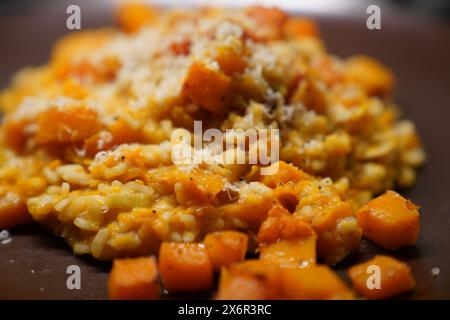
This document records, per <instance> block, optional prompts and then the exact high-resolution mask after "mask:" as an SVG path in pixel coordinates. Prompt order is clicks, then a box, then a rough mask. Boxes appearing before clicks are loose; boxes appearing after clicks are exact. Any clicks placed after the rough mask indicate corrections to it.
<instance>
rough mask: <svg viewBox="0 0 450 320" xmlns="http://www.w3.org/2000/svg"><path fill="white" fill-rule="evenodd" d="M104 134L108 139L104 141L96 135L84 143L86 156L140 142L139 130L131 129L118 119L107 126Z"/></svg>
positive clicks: (122, 120) (100, 135)
mask: <svg viewBox="0 0 450 320" xmlns="http://www.w3.org/2000/svg"><path fill="white" fill-rule="evenodd" d="M106 133H107V134H109V135H110V139H106V140H105V139H104V138H103V137H102V133H100V132H99V133H96V134H94V135H93V136H90V137H89V138H88V139H86V140H85V141H84V149H85V150H86V152H87V154H88V155H93V154H95V153H97V152H98V151H102V150H108V149H111V148H112V147H113V146H117V145H119V144H122V143H133V142H140V141H141V140H142V131H141V128H140V127H139V128H133V127H131V126H130V125H129V124H128V122H127V121H125V120H124V119H118V120H117V121H114V122H113V123H112V124H110V125H108V127H107V130H106Z"/></svg>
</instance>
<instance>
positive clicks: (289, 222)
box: [258, 206, 314, 245]
mask: <svg viewBox="0 0 450 320" xmlns="http://www.w3.org/2000/svg"><path fill="white" fill-rule="evenodd" d="M313 235H314V231H313V229H312V228H311V226H310V225H309V224H308V223H306V222H304V221H302V220H301V219H300V218H299V217H297V216H294V215H292V214H290V213H289V212H288V211H287V210H286V209H284V208H283V207H281V206H275V207H273V208H272V209H271V210H270V211H269V213H268V216H267V219H266V220H265V221H264V222H263V224H262V225H261V228H260V229H259V233H258V242H259V243H260V244H263V245H264V244H271V243H274V242H276V241H278V240H280V239H306V238H308V237H311V236H313Z"/></svg>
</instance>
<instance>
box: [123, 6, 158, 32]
mask: <svg viewBox="0 0 450 320" xmlns="http://www.w3.org/2000/svg"><path fill="white" fill-rule="evenodd" d="M157 17H158V13H157V12H156V11H155V10H153V9H152V8H151V7H150V6H148V5H145V4H143V3H137V2H130V3H125V4H122V5H121V6H120V7H119V8H118V9H117V12H116V19H117V22H118V23H119V26H120V28H121V29H122V30H123V31H125V32H129V33H134V32H137V31H139V29H141V28H142V27H143V26H145V25H147V24H151V23H153V22H155V21H156V20H157Z"/></svg>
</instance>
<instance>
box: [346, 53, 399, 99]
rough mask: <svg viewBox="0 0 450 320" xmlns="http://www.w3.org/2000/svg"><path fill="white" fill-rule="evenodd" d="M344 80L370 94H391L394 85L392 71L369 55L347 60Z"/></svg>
mask: <svg viewBox="0 0 450 320" xmlns="http://www.w3.org/2000/svg"><path fill="white" fill-rule="evenodd" d="M344 80H345V81H347V82H350V83H354V84H356V85H358V86H360V87H361V88H362V89H363V90H364V91H365V92H366V93H367V94H369V95H379V96H387V95H390V93H391V91H392V88H393V86H394V76H393V74H392V72H391V71H390V70H388V69H387V68H386V67H385V66H383V65H382V64H380V63H379V62H378V61H376V60H375V59H373V58H370V57H367V56H354V57H352V58H350V59H349V60H348V61H347V63H346V67H345V68H344Z"/></svg>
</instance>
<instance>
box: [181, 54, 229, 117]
mask: <svg viewBox="0 0 450 320" xmlns="http://www.w3.org/2000/svg"><path fill="white" fill-rule="evenodd" d="M231 89H232V83H231V78H230V77H228V76H227V75H225V74H224V73H223V72H221V71H220V70H214V69H211V68H209V67H207V66H206V65H204V64H202V63H200V62H194V63H193V64H192V65H191V67H190V68H189V70H188V73H187V75H186V79H185V80H184V83H183V89H182V91H183V94H184V95H185V96H186V97H188V98H189V99H191V100H192V101H193V102H194V103H196V104H198V105H200V106H201V107H203V108H205V109H206V110H208V111H210V112H212V113H214V114H223V113H224V112H225V111H226V107H227V104H228V102H229V100H230V95H231Z"/></svg>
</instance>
